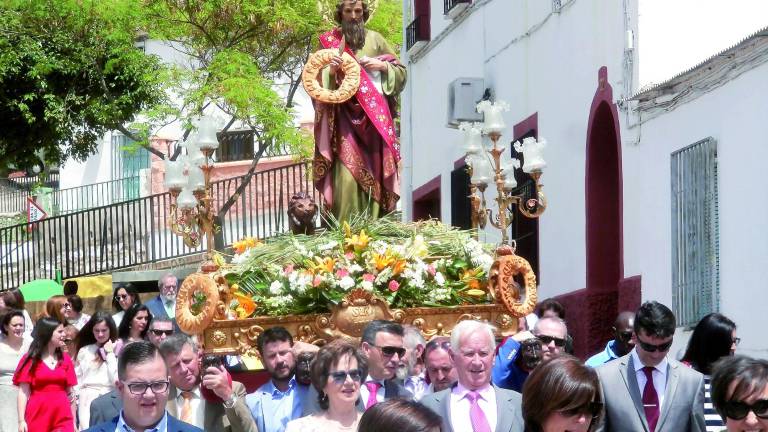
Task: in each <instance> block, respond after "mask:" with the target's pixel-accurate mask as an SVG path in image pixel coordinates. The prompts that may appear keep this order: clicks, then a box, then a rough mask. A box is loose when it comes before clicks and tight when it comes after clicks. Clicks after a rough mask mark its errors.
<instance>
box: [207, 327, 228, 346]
mask: <svg viewBox="0 0 768 432" xmlns="http://www.w3.org/2000/svg"><path fill="white" fill-rule="evenodd" d="M211 342H213V346H215V347H217V348H219V347H223V346H224V345H226V344H227V334H226V333H224V332H223V331H221V330H216V331H215V332H213V335H212V336H211Z"/></svg>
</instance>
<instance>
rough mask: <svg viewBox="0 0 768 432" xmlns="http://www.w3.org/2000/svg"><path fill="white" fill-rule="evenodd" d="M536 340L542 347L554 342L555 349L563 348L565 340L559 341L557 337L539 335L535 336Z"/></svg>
mask: <svg viewBox="0 0 768 432" xmlns="http://www.w3.org/2000/svg"><path fill="white" fill-rule="evenodd" d="M536 338H537V339H539V340H540V341H541V343H542V345H549V344H551V343H552V342H554V343H555V346H557V347H561V348H562V347H564V346H565V339H561V338H559V337H554V336H546V335H541V336H536Z"/></svg>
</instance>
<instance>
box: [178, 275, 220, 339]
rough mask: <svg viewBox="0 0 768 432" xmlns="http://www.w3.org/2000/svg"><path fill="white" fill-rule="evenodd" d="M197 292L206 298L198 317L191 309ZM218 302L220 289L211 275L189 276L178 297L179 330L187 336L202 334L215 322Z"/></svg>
mask: <svg viewBox="0 0 768 432" xmlns="http://www.w3.org/2000/svg"><path fill="white" fill-rule="evenodd" d="M196 292H200V293H202V294H203V296H205V304H204V305H203V306H202V307H201V311H200V313H198V314H197V315H195V314H193V313H192V310H191V308H190V306H191V304H192V302H193V301H194V294H195V293H196ZM218 302H219V289H218V286H217V285H216V282H215V281H214V280H213V279H212V278H211V277H210V276H209V275H206V274H202V273H193V274H191V275H189V276H187V277H186V278H185V279H184V283H182V284H181V288H179V293H178V294H177V295H176V322H177V323H178V324H179V328H181V330H182V331H183V332H184V333H187V334H201V333H202V332H203V330H205V329H206V327H208V325H209V324H210V323H211V321H212V320H213V316H214V314H215V312H216V308H215V305H216V304H217V303H218Z"/></svg>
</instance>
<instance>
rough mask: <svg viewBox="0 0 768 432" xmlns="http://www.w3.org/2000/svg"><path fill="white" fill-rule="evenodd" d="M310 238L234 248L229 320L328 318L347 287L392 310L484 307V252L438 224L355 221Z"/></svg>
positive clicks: (465, 235)
mask: <svg viewBox="0 0 768 432" xmlns="http://www.w3.org/2000/svg"><path fill="white" fill-rule="evenodd" d="M331 225H332V227H331V228H329V229H327V230H325V231H323V232H321V233H319V234H315V235H312V236H304V235H293V234H286V235H282V236H280V237H277V238H274V239H270V240H268V241H266V242H264V243H261V242H258V241H256V240H254V239H243V240H241V241H240V242H238V243H237V245H238V247H237V248H235V252H236V253H235V255H234V256H233V258H232V260H231V261H232V262H231V265H230V266H228V268H227V269H226V270H225V271H224V274H225V278H226V279H227V282H228V283H229V284H230V288H231V289H232V290H233V292H234V300H233V301H232V303H231V304H230V310H231V311H232V315H233V316H235V317H237V318H248V317H253V316H260V315H272V316H274V315H287V314H308V313H323V312H328V311H329V310H330V308H331V307H332V306H333V305H335V304H338V303H339V302H341V300H342V298H343V297H344V296H345V295H346V294H347V293H348V292H349V291H350V290H351V289H353V288H362V289H364V290H367V291H373V292H375V293H376V294H377V295H379V296H380V297H383V298H384V299H386V300H387V301H388V302H389V304H390V306H391V307H395V308H406V307H424V306H434V307H438V306H455V305H463V304H477V303H488V302H489V297H488V292H487V290H486V289H485V285H486V281H487V275H488V271H489V269H490V267H491V264H492V263H493V256H492V255H491V253H490V252H489V248H488V247H487V246H485V245H483V244H481V243H479V242H477V241H476V240H474V239H473V238H472V236H471V235H470V234H471V233H470V232H468V231H461V230H457V229H454V228H452V227H449V226H446V225H443V224H441V223H439V222H436V221H427V222H415V223H402V222H398V221H395V220H392V219H389V218H383V219H377V220H367V219H364V218H362V217H361V218H358V219H355V220H353V221H351V222H350V223H344V224H338V223H336V222H335V221H331Z"/></svg>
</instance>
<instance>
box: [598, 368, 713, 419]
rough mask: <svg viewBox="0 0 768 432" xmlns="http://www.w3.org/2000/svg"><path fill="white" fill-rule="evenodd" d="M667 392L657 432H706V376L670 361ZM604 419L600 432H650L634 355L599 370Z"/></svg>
mask: <svg viewBox="0 0 768 432" xmlns="http://www.w3.org/2000/svg"><path fill="white" fill-rule="evenodd" d="M668 363H669V365H668V369H667V389H666V391H665V393H664V403H663V404H662V406H661V412H660V413H659V421H658V423H656V431H655V432H704V431H705V430H706V425H705V422H704V376H703V375H702V374H700V373H698V372H696V371H695V370H693V369H691V368H689V367H686V366H685V365H683V364H682V363H680V362H678V361H676V360H672V359H668ZM596 371H597V375H598V376H599V377H600V386H601V387H602V392H603V400H604V402H605V415H604V416H603V420H602V422H601V424H600V425H599V426H598V429H597V431H598V432H625V431H626V432H643V431H644V432H648V422H647V421H646V419H645V411H644V410H643V396H642V392H641V391H640V387H638V385H637V375H636V374H635V366H634V361H633V360H632V354H631V353H630V354H627V355H625V356H624V357H621V358H618V359H616V360H614V361H612V362H609V363H606V364H604V365H602V366H599V367H598V368H597V369H596Z"/></svg>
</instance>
